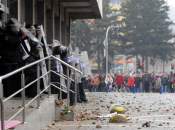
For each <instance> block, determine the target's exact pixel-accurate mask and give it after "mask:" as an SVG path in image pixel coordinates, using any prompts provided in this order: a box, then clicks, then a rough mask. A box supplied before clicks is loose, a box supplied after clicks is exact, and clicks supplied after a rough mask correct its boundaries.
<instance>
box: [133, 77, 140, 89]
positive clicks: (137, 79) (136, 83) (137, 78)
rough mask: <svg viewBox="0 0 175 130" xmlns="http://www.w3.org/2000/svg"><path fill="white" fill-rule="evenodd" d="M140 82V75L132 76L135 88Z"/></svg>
mask: <svg viewBox="0 0 175 130" xmlns="http://www.w3.org/2000/svg"><path fill="white" fill-rule="evenodd" d="M140 83H141V78H140V77H135V78H134V84H135V86H136V87H137V88H138V87H140Z"/></svg>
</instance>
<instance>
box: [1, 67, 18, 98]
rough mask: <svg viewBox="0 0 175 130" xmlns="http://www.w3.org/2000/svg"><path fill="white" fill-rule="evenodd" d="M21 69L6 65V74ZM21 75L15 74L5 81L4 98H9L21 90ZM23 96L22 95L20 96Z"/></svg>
mask: <svg viewBox="0 0 175 130" xmlns="http://www.w3.org/2000/svg"><path fill="white" fill-rule="evenodd" d="M18 68H19V65H6V66H4V74H8V73H10V72H12V71H14V70H16V69H18ZM20 74H21V73H17V74H14V75H12V76H10V77H8V78H6V79H4V80H3V88H4V97H8V96H10V95H12V94H13V93H15V92H16V91H18V90H19V89H21V76H20ZM18 96H21V94H18Z"/></svg>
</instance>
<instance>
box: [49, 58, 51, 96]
mask: <svg viewBox="0 0 175 130" xmlns="http://www.w3.org/2000/svg"><path fill="white" fill-rule="evenodd" d="M48 60H49V61H48V72H49V73H48V85H49V86H50V81H51V72H50V58H49V59H48ZM48 97H49V98H50V97H51V88H50V87H49V88H48Z"/></svg>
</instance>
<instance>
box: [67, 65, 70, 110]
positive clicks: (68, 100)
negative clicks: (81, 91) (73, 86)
mask: <svg viewBox="0 0 175 130" xmlns="http://www.w3.org/2000/svg"><path fill="white" fill-rule="evenodd" d="M69 86H70V85H69V68H68V67H67V110H68V111H69V103H70V98H69Z"/></svg>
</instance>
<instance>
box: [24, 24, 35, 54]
mask: <svg viewBox="0 0 175 130" xmlns="http://www.w3.org/2000/svg"><path fill="white" fill-rule="evenodd" d="M26 29H27V30H29V32H30V33H31V34H33V35H34V36H35V27H34V26H33V25H31V24H27V25H26ZM33 44H34V42H33V41H32V40H31V39H30V38H29V37H26V38H25V39H24V40H23V43H22V45H23V46H24V49H25V51H26V52H27V53H28V54H30V51H31V46H32V45H33Z"/></svg>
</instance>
